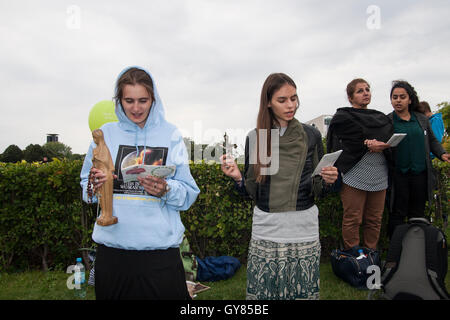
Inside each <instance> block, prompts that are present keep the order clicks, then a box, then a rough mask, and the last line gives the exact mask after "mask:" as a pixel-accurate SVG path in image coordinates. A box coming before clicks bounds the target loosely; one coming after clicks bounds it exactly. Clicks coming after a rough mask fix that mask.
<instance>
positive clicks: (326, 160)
mask: <svg viewBox="0 0 450 320" xmlns="http://www.w3.org/2000/svg"><path fill="white" fill-rule="evenodd" d="M341 153H342V150H338V151H336V152H333V153H327V154H326V155H324V156H323V157H322V159H320V161H319V164H318V165H317V167H316V169H314V172H313V174H312V176H316V175H319V174H320V171H321V170H322V168H326V167H332V166H333V165H334V163H335V162H336V160H337V159H338V158H339V156H340V155H341Z"/></svg>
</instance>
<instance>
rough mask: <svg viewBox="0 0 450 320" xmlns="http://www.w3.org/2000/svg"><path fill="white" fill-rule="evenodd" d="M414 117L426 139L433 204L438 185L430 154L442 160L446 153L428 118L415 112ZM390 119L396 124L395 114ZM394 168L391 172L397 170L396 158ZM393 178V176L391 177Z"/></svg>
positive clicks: (430, 194)
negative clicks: (434, 190) (434, 191)
mask: <svg viewBox="0 0 450 320" xmlns="http://www.w3.org/2000/svg"><path fill="white" fill-rule="evenodd" d="M413 113H414V115H415V116H416V118H417V121H418V122H419V125H420V127H421V128H422V130H423V132H424V138H425V154H426V155H425V156H426V165H427V191H428V192H427V194H428V201H429V202H431V201H432V200H433V189H434V188H435V185H436V180H435V177H434V174H433V165H432V164H431V158H430V152H432V153H433V154H434V155H435V156H436V157H437V158H439V159H440V160H442V159H441V157H442V155H443V154H444V153H445V150H444V148H443V147H442V145H441V144H440V143H439V141H438V140H437V139H436V137H435V136H434V134H433V130H431V125H430V122H429V120H428V118H427V117H426V116H425V115H423V114H422V113H418V112H414V111H413ZM388 117H389V118H390V119H391V120H392V123H394V112H391V113H390V114H388ZM394 152H395V150H394ZM393 160H394V161H393V162H394V167H393V168H390V169H391V170H394V169H395V156H394V157H393ZM391 177H392V175H391ZM390 180H391V186H390V188H391V190H390V203H389V209H390V211H392V209H393V204H394V201H393V200H394V194H395V185H394V182H393V179H390Z"/></svg>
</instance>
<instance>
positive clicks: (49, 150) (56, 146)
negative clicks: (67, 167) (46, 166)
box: [42, 142, 72, 159]
mask: <svg viewBox="0 0 450 320" xmlns="http://www.w3.org/2000/svg"><path fill="white" fill-rule="evenodd" d="M42 148H43V149H44V152H45V155H46V156H47V158H49V159H51V158H58V159H63V158H68V159H71V157H72V148H71V147H69V146H67V145H65V144H64V143H61V142H47V143H46V144H44V145H43V146H42Z"/></svg>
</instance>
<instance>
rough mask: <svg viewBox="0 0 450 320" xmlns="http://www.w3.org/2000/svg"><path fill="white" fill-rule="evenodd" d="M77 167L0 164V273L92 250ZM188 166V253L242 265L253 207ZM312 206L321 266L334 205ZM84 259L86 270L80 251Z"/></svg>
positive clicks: (445, 174)
mask: <svg viewBox="0 0 450 320" xmlns="http://www.w3.org/2000/svg"><path fill="white" fill-rule="evenodd" d="M81 166H82V161H80V160H75V161H68V160H63V161H58V160H56V161H53V162H49V163H45V164H41V163H26V162H24V161H23V162H18V163H15V164H10V163H0V190H2V192H1V193H0V204H1V206H0V270H25V269H35V268H42V269H44V270H48V269H58V270H64V269H65V268H66V267H67V266H69V265H71V264H73V262H74V260H75V258H76V257H77V256H79V255H80V254H81V252H80V251H79V249H80V248H90V247H93V246H94V245H95V244H94V243H93V242H92V240H91V234H92V228H93V225H94V222H95V218H96V208H97V206H96V205H95V204H93V205H87V204H86V203H84V202H83V201H82V200H81V188H80V184H79V174H80V171H81ZM190 167H191V172H192V175H193V177H194V179H195V180H196V182H197V185H198V186H199V188H200V190H201V193H200V194H199V196H198V199H197V201H196V202H195V203H194V205H193V206H192V207H191V208H190V209H189V210H187V211H185V212H182V213H181V217H182V221H183V223H184V225H185V227H186V235H187V237H188V240H189V242H190V245H191V248H192V249H193V251H194V253H195V254H196V255H197V256H199V257H201V258H203V257H205V256H219V255H229V256H234V257H237V258H239V259H240V260H241V262H245V261H246V258H247V249H248V243H249V240H250V237H251V218H252V210H253V202H252V201H251V200H250V199H243V198H242V197H241V196H239V195H238V193H237V192H236V191H235V190H234V185H233V182H232V181H231V180H230V179H229V178H227V177H225V176H224V175H223V174H222V172H221V170H220V166H219V165H217V164H213V165H209V164H205V163H202V164H191V165H190ZM436 168H437V169H438V172H439V173H440V176H441V186H440V191H439V193H438V195H439V197H438V200H440V201H439V206H433V208H429V209H430V210H431V211H433V212H435V211H436V208H437V210H438V211H440V212H447V211H448V201H447V199H448V196H449V194H448V192H449V186H450V181H449V180H450V178H449V176H450V175H449V173H450V165H449V164H448V163H436ZM317 205H318V207H319V212H320V214H319V223H320V238H321V244H322V257H323V258H324V259H328V256H329V253H330V251H331V249H332V248H335V247H337V246H338V245H339V243H340V238H341V221H342V207H341V202H340V199H339V197H338V195H337V194H332V195H329V196H327V197H325V198H323V199H318V200H317ZM386 216H387V214H385V217H386ZM435 216H436V217H439V214H436V212H435ZM385 226H386V219H383V227H382V231H381V232H382V238H381V241H380V247H381V248H382V249H384V248H386V246H387V240H386V236H385V229H386V228H385ZM84 257H85V262H86V263H87V264H88V267H89V260H88V259H86V258H87V254H86V252H84Z"/></svg>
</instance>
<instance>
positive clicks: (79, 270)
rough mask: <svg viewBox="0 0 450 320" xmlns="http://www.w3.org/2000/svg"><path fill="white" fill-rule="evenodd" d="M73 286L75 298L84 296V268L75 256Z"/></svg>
mask: <svg viewBox="0 0 450 320" xmlns="http://www.w3.org/2000/svg"><path fill="white" fill-rule="evenodd" d="M74 270H75V288H74V289H73V290H74V295H75V298H77V299H84V298H86V279H85V268H84V265H83V263H82V262H81V258H77V264H76V265H75V268H74Z"/></svg>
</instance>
